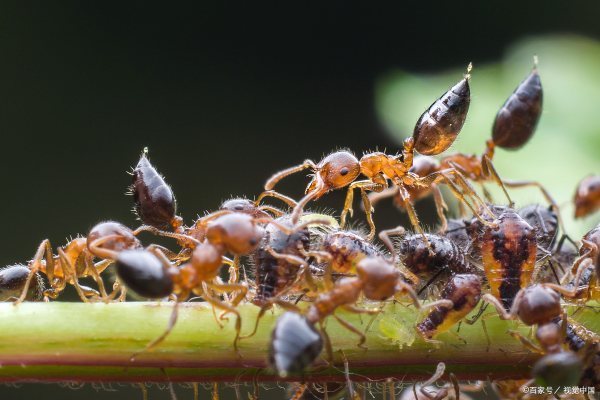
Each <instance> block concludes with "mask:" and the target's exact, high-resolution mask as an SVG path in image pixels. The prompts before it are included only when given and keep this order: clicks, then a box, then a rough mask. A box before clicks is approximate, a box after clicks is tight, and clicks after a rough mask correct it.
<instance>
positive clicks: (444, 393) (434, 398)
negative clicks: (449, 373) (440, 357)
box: [419, 362, 448, 400]
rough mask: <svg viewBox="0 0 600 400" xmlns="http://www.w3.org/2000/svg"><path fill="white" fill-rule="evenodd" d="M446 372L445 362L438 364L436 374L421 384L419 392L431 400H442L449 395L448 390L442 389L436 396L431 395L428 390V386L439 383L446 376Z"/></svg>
mask: <svg viewBox="0 0 600 400" xmlns="http://www.w3.org/2000/svg"><path fill="white" fill-rule="evenodd" d="M445 371H446V364H444V363H443V362H440V363H438V365H437V368H436V370H435V373H434V374H433V375H432V376H431V378H429V379H428V380H426V381H425V382H423V383H422V384H421V387H420V388H419V391H420V392H421V394H423V396H425V397H427V398H428V399H431V400H441V399H443V398H445V397H446V396H447V395H448V389H446V388H441V389H440V390H438V391H437V393H435V394H431V393H429V392H428V391H427V390H426V388H427V387H428V386H430V385H433V384H434V383H435V382H437V381H438V380H439V379H440V378H441V377H442V376H443V375H444V372H445Z"/></svg>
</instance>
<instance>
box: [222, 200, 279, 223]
mask: <svg viewBox="0 0 600 400" xmlns="http://www.w3.org/2000/svg"><path fill="white" fill-rule="evenodd" d="M220 209H221V210H229V211H233V212H240V213H244V214H248V215H251V216H253V217H255V218H263V217H264V218H269V214H267V213H266V212H265V211H263V210H261V209H260V207H258V206H257V205H256V204H255V203H254V202H253V201H251V200H248V199H244V198H241V197H240V198H237V199H230V200H226V201H224V202H223V204H221V207H220Z"/></svg>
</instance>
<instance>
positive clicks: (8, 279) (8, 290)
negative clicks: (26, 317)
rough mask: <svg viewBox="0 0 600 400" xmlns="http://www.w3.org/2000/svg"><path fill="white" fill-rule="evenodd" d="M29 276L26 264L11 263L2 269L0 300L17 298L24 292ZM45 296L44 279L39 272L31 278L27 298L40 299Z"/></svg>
mask: <svg viewBox="0 0 600 400" xmlns="http://www.w3.org/2000/svg"><path fill="white" fill-rule="evenodd" d="M28 277H29V268H27V266H26V265H20V264H16V265H9V266H7V267H4V268H2V269H0V301H13V300H16V299H17V298H18V297H19V296H20V295H21V293H22V292H23V286H24V285H25V282H27V278H28ZM43 296H44V281H43V280H42V277H41V276H40V274H39V273H37V274H35V276H34V277H33V278H32V280H31V284H30V285H29V290H28V291H27V293H26V295H25V300H29V301H38V300H41V299H42V298H43Z"/></svg>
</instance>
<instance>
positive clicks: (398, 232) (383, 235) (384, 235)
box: [379, 226, 406, 264]
mask: <svg viewBox="0 0 600 400" xmlns="http://www.w3.org/2000/svg"><path fill="white" fill-rule="evenodd" d="M392 235H393V236H404V235H406V229H404V228H403V227H402V226H398V227H396V228H393V229H385V230H383V231H381V232H379V239H380V240H381V241H382V242H383V244H385V245H386V247H387V248H388V250H389V251H390V254H391V256H392V260H391V262H392V263H393V264H396V254H395V253H396V251H395V250H396V249H394V244H393V243H392V240H391V239H390V236H392Z"/></svg>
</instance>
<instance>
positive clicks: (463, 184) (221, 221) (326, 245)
mask: <svg viewBox="0 0 600 400" xmlns="http://www.w3.org/2000/svg"><path fill="white" fill-rule="evenodd" d="M470 69H471V68H470V66H469V68H468V69H467V73H466V74H465V76H464V77H463V79H461V80H460V81H459V82H458V83H457V84H456V85H454V86H453V87H452V88H451V89H450V90H448V91H447V92H446V93H444V94H443V95H442V96H441V97H440V98H439V99H437V100H435V101H434V102H433V104H432V105H431V106H430V107H429V108H428V109H427V110H425V112H424V113H423V114H422V115H421V117H420V118H419V120H418V121H417V123H416V125H415V128H414V131H413V134H412V136H410V137H409V138H407V139H406V140H405V141H404V143H403V145H402V149H401V150H400V152H399V153H397V154H387V153H383V152H373V153H368V154H365V155H363V156H362V157H361V158H357V157H356V156H355V155H354V154H352V153H351V152H350V151H346V150H344V151H336V152H334V153H331V154H329V155H328V156H326V157H324V158H323V159H322V160H320V161H319V162H313V161H311V160H306V161H304V162H303V163H302V164H299V165H297V166H293V167H291V168H288V169H284V170H282V171H280V172H277V173H276V174H274V175H273V176H272V177H271V178H269V179H268V180H267V182H266V184H265V187H264V191H263V192H262V193H260V195H259V196H258V197H257V199H256V200H249V199H247V198H242V197H240V198H234V199H230V200H227V201H225V202H223V203H222V204H221V206H220V207H219V208H218V209H216V210H214V211H212V212H209V213H207V214H206V215H205V216H203V217H200V218H198V219H197V220H196V221H194V222H193V223H192V224H190V225H186V223H185V222H184V221H183V219H182V218H181V217H180V216H179V215H178V213H177V204H176V200H175V196H174V194H173V191H172V189H171V187H170V186H169V185H168V184H167V183H166V182H165V180H164V178H163V177H162V176H161V175H160V174H159V173H158V172H157V171H156V169H155V168H154V166H153V165H152V164H151V163H150V161H149V159H148V156H147V153H146V152H144V153H143V154H142V155H141V158H140V160H139V162H138V164H137V165H136V166H135V168H134V169H133V183H132V185H131V193H132V195H133V199H134V205H135V206H134V209H135V212H136V213H137V215H138V217H139V219H140V220H141V222H142V225H141V226H140V227H138V228H136V229H131V228H129V227H127V226H125V225H123V224H121V223H119V222H115V221H105V222H102V223H99V224H97V225H96V226H94V227H93V228H92V229H91V230H90V231H89V233H88V234H87V235H86V236H85V237H77V238H76V239H73V240H72V241H70V242H69V243H67V244H66V245H64V246H61V247H58V248H57V249H56V252H55V251H54V249H53V247H52V246H51V244H50V242H49V241H48V240H44V241H42V243H41V244H40V245H39V246H38V249H37V251H36V253H35V255H34V258H33V259H32V260H31V261H30V262H29V263H27V264H26V265H25V264H24V265H12V266H8V267H6V268H4V269H2V270H0V296H1V299H2V300H5V301H8V300H14V301H15V302H16V303H20V302H22V301H25V300H29V301H34V300H42V299H44V300H49V299H55V298H57V296H59V295H60V293H61V292H62V291H63V290H64V289H65V288H66V286H67V285H72V286H73V287H74V288H75V289H76V291H77V293H78V295H79V297H80V298H81V300H82V301H84V302H89V301H105V302H110V301H124V300H125V299H126V294H127V291H128V290H131V291H133V292H135V293H136V294H137V295H139V296H141V297H143V298H147V299H169V300H171V301H173V304H174V307H173V315H172V318H171V320H170V323H169V326H168V327H167V329H166V331H165V333H164V334H163V335H161V336H160V337H159V338H157V339H156V340H155V341H153V342H152V343H149V344H148V345H147V346H146V348H145V349H144V350H142V351H145V350H149V349H150V348H152V347H155V346H158V345H159V344H160V342H161V341H162V340H164V339H165V337H167V335H168V333H169V331H170V330H171V329H172V328H173V326H175V324H176V322H177V310H178V307H177V305H178V304H179V303H180V302H184V301H187V300H188V299H189V298H190V297H192V296H199V297H201V298H202V299H203V300H204V301H205V302H208V303H209V304H211V305H212V306H213V307H214V309H216V310H219V311H220V314H218V315H217V314H215V318H216V319H217V323H220V322H219V320H222V319H224V318H225V317H226V316H227V315H233V316H234V317H235V330H236V336H235V339H234V342H233V343H232V347H233V349H234V350H235V351H237V352H239V346H240V342H241V341H243V340H244V339H245V338H247V337H249V336H252V335H253V334H254V333H255V332H256V329H257V327H258V326H259V324H260V323H261V322H260V321H261V317H262V316H263V315H264V314H265V313H266V312H267V311H268V310H270V309H272V308H273V307H274V306H277V307H280V308H283V309H284V310H285V312H284V313H283V314H281V316H280V317H279V319H278V321H277V323H276V325H275V326H274V327H273V331H272V338H271V342H270V349H269V360H268V363H269V365H270V366H271V368H272V369H273V370H274V371H276V373H278V374H279V375H280V376H282V377H287V376H294V375H295V376H300V377H301V376H302V375H303V374H304V373H305V371H306V370H307V369H308V368H310V367H311V366H312V365H313V363H315V362H316V361H317V359H318V358H319V357H320V356H321V355H322V358H323V359H324V360H325V361H327V360H332V358H333V352H334V349H333V348H332V345H331V340H329V337H328V334H327V331H326V329H325V326H326V325H325V322H326V321H328V320H329V319H335V320H337V322H338V323H339V324H341V325H342V326H343V327H344V328H346V329H348V331H349V332H351V333H352V334H355V335H356V336H357V345H358V346H364V345H365V341H366V336H365V333H364V332H363V331H362V330H361V329H359V328H357V327H356V326H354V325H352V324H351V323H350V322H348V321H346V320H344V319H343V318H342V317H341V316H340V315H338V314H336V311H338V310H340V309H343V310H346V311H347V312H350V313H360V314H378V313H379V312H380V310H381V308H382V307H383V305H384V304H385V302H386V301H389V300H395V301H397V302H401V303H406V305H407V306H408V307H414V308H416V309H419V310H421V315H422V318H421V319H420V320H419V321H418V322H417V323H416V325H415V326H414V329H415V331H416V332H417V334H418V336H419V337H420V338H421V339H422V340H423V341H426V342H430V343H432V344H433V345H436V346H437V345H439V344H441V343H442V342H441V341H440V339H439V338H438V336H439V335H440V334H441V333H444V332H449V331H450V330H451V328H453V327H455V326H456V325H457V324H458V323H459V322H463V323H468V324H473V323H475V322H476V321H478V320H479V321H480V322H481V326H482V329H485V320H486V318H487V317H488V316H489V315H498V316H499V317H500V318H502V319H507V320H516V321H519V322H520V323H521V324H524V325H526V326H531V327H532V332H533V334H532V336H531V337H526V336H524V335H522V334H521V333H519V332H517V331H510V332H509V334H511V335H513V336H514V337H515V339H516V340H519V341H521V342H522V343H523V345H524V346H525V347H526V348H528V349H530V350H531V351H534V352H537V353H541V354H543V357H542V358H540V360H539V361H538V362H537V364H536V365H535V366H534V368H533V370H532V374H533V375H532V378H533V379H536V380H537V381H538V382H539V381H544V382H550V383H552V384H553V385H554V386H569V385H571V386H577V385H580V386H593V387H596V388H599V387H600V348H599V346H600V345H599V336H598V334H597V333H595V332H591V331H589V330H587V329H586V328H585V327H584V326H583V325H581V324H579V323H577V322H576V321H575V320H573V319H572V317H570V316H568V315H567V313H566V312H565V311H564V310H565V306H566V305H579V306H585V304H586V303H587V302H588V301H591V300H598V299H600V289H599V287H598V276H599V275H598V274H599V273H600V225H599V226H596V227H595V228H593V229H591V230H590V231H589V232H588V233H587V234H585V236H584V237H583V238H582V239H581V240H580V241H579V242H575V241H573V240H571V238H569V237H568V236H567V234H566V232H564V229H563V226H562V220H561V215H560V210H559V207H558V206H557V204H556V202H555V201H554V199H553V197H552V196H551V194H550V192H548V191H547V190H546V189H545V188H544V187H543V186H542V185H540V184H539V183H537V182H534V181H511V180H506V179H503V178H501V177H500V175H499V174H498V172H497V171H496V169H495V168H494V165H493V162H492V160H493V157H494V152H495V149H496V147H500V148H502V149H506V150H517V149H519V148H521V147H522V146H524V145H525V144H526V143H527V141H528V140H529V139H530V138H531V136H532V135H533V133H534V132H535V128H536V125H537V123H538V120H539V118H540V116H541V112H542V86H541V81H540V76H539V74H538V71H537V67H535V66H534V68H533V70H532V71H531V73H530V74H529V75H528V76H527V77H526V78H525V80H523V81H522V82H521V83H520V84H519V86H518V87H517V88H516V89H515V91H514V92H513V93H512V94H511V95H510V97H509V98H508V99H507V100H506V102H505V103H504V105H503V106H502V107H501V108H500V110H499V111H498V113H497V115H496V119H495V121H494V123H493V128H492V135H491V138H490V139H489V140H487V142H486V146H485V151H484V152H483V154H482V155H481V156H477V155H468V154H461V153H457V154H450V155H445V154H444V155H442V154H443V153H445V152H446V151H447V150H448V148H449V147H450V146H451V145H452V143H453V142H454V141H455V139H456V138H457V136H458V134H459V132H460V130H461V128H462V126H463V124H464V123H465V120H466V118H467V114H468V110H469V104H470V87H469V80H470ZM437 155H442V156H441V158H434V157H432V156H437ZM305 170H310V172H311V173H312V179H311V180H310V182H309V183H308V185H307V187H306V192H305V195H304V197H302V198H300V199H293V198H291V197H289V196H287V195H284V194H282V193H279V192H277V191H276V190H275V187H276V185H277V184H278V183H279V182H280V181H281V180H282V179H284V178H286V177H288V176H289V175H292V174H295V173H298V172H301V171H305ZM490 182H491V183H493V184H496V185H499V186H500V187H501V188H502V191H503V193H504V196H505V197H506V199H505V200H506V201H497V200H496V201H495V200H493V199H492V196H491V195H490V194H489V192H488V191H487V190H486V189H485V186H484V184H486V183H490ZM475 185H478V186H479V188H480V190H479V191H478V190H476V189H475ZM527 186H531V187H537V188H539V190H540V194H541V198H543V199H544V200H543V203H547V204H543V203H542V204H532V205H517V204H515V203H514V202H513V200H512V199H511V197H510V194H509V190H510V189H513V188H519V187H527ZM442 187H445V188H447V189H448V192H449V193H450V194H451V195H452V196H454V197H455V198H456V199H457V201H458V204H459V211H460V215H459V216H458V217H455V218H449V217H447V215H446V214H447V211H448V207H447V205H446V202H445V200H444V194H443V193H442V191H441V188H442ZM340 189H345V190H346V191H347V195H346V198H345V202H344V204H343V208H342V210H341V214H340V218H339V219H337V218H335V217H334V216H331V215H325V214H316V213H311V212H310V211H307V209H308V208H309V206H310V205H311V204H312V203H313V202H314V201H316V200H317V199H319V198H320V197H322V196H324V195H326V194H327V193H328V192H331V191H334V190H340ZM355 190H358V191H359V193H360V198H361V201H362V205H363V208H364V212H365V217H366V222H367V224H368V227H369V231H368V232H361V231H356V230H352V229H350V228H349V227H348V225H347V221H348V219H349V218H348V217H352V215H353V203H354V201H353V196H354V192H355ZM479 192H481V193H479ZM429 195H432V196H433V199H434V201H435V205H436V210H437V214H438V216H439V227H438V229H437V230H435V231H430V232H426V231H425V230H424V229H423V227H422V226H421V223H420V222H419V218H418V215H417V213H416V211H415V209H414V203H415V202H416V201H418V200H420V199H422V198H424V197H427V196H429ZM388 197H391V198H392V199H393V201H394V203H395V204H396V205H397V206H398V207H399V208H400V209H402V210H404V211H406V213H407V214H408V217H409V219H410V224H411V226H410V227H402V226H398V227H396V228H394V229H387V230H381V231H379V233H378V234H377V229H376V227H375V224H374V222H373V219H372V213H373V210H374V207H375V206H376V204H377V203H378V202H379V201H382V200H383V199H385V198H388ZM268 199H271V200H276V201H279V202H281V205H280V206H279V207H276V206H273V205H271V204H268V203H266V202H265V201H266V200H268ZM574 205H575V217H576V218H580V217H584V216H587V215H590V214H592V213H594V212H596V211H597V210H598V209H599V208H600V176H598V175H592V176H588V177H586V178H584V179H583V180H582V181H581V182H580V184H579V185H578V187H577V189H576V194H575V198H574ZM141 232H150V233H152V234H155V235H159V236H164V237H168V238H172V239H173V240H174V241H175V243H176V244H177V246H178V249H177V251H172V250H170V249H167V248H165V247H163V246H160V245H157V244H150V245H149V246H146V247H144V246H143V245H142V242H141V241H140V239H139V238H138V235H139V234H140V233H141ZM376 236H377V237H378V239H379V241H376V240H375V238H376ZM111 265H114V268H115V269H116V273H117V279H116V281H115V283H114V285H113V287H112V289H111V290H108V289H107V287H106V286H105V283H104V280H103V279H102V274H103V273H104V271H105V270H106V269H107V268H108V267H109V266H111ZM224 267H226V268H224ZM84 277H91V278H92V279H93V280H94V281H95V282H96V285H97V287H96V288H91V287H87V286H84V285H82V284H80V283H79V280H80V279H81V278H84ZM44 282H47V283H46V284H45V283H44ZM246 302H251V303H253V304H255V305H256V306H257V307H259V308H260V311H259V313H258V317H257V319H256V321H252V322H251V326H252V324H253V326H254V329H253V330H250V331H251V333H249V334H247V335H245V336H243V335H242V334H241V328H242V319H241V316H240V313H239V311H238V309H237V308H238V306H239V305H240V304H242V303H246ZM478 305H481V307H479V312H478V313H475V316H474V317H472V318H470V319H467V318H466V317H467V315H468V314H470V313H471V312H472V311H474V310H477V307H478ZM488 305H491V307H488ZM486 309H489V310H492V309H493V310H495V311H494V312H493V313H492V314H490V313H488V314H483V313H484V312H485V310H486ZM482 314H483V315H482ZM486 335H487V332H486ZM322 353H323V354H322ZM136 355H137V354H136ZM136 355H134V356H133V357H135V356H136ZM350 367H351V366H350ZM444 369H445V365H444V363H440V364H439V365H438V368H437V370H436V372H435V373H434V375H433V376H432V378H431V379H430V380H428V381H427V382H425V383H423V384H421V385H418V386H415V387H414V390H413V391H411V392H410V396H413V397H410V398H419V399H421V398H430V399H441V398H445V397H447V396H455V397H456V398H458V396H459V395H460V393H459V392H460V391H461V390H462V386H461V385H460V384H459V383H457V382H455V381H453V385H445V386H443V387H441V388H440V387H438V388H437V389H435V390H434V389H433V386H432V385H433V384H434V383H435V382H436V381H437V380H439V379H442V378H443V376H444V374H445V371H444ZM528 384H529V383H528V382H526V381H519V382H507V381H501V382H495V383H494V386H495V388H496V390H497V391H498V393H501V394H502V395H503V396H504V395H506V396H509V395H508V394H506V393H509V392H510V393H512V395H514V398H517V397H518V394H519V393H522V392H519V387H520V386H521V385H528ZM452 387H453V388H454V390H451V389H452ZM301 388H302V390H304V389H305V388H306V385H301ZM511 391H512V392H511ZM297 396H298V397H297V398H300V396H302V394H301V393H298V394H297ZM407 396H408V395H407ZM406 398H409V397H406Z"/></svg>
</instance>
